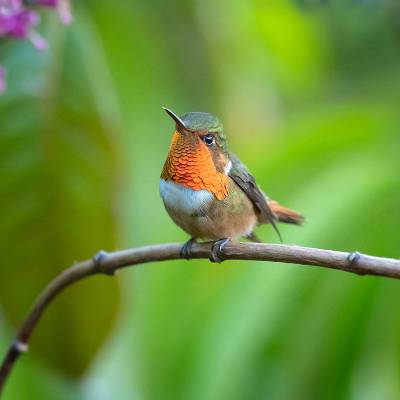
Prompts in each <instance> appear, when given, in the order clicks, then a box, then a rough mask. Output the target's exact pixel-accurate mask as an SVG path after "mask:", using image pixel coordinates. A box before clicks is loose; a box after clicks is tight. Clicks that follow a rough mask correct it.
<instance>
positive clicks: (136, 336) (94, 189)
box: [0, 0, 400, 400]
mask: <svg viewBox="0 0 400 400" xmlns="http://www.w3.org/2000/svg"><path fill="white" fill-rule="evenodd" d="M72 6H73V15H74V22H73V24H72V25H71V26H69V27H65V26H62V25H61V24H60V23H59V22H58V20H57V16H56V15H55V14H53V13H48V12H45V13H43V18H44V24H42V30H41V33H42V34H43V35H44V36H45V37H46V38H48V40H49V42H50V43H49V49H48V50H47V51H46V52H44V53H38V52H37V51H35V50H34V49H33V47H32V45H31V44H29V43H25V42H12V43H5V42H4V41H3V42H2V43H0V57H1V62H2V64H4V65H5V66H6V67H7V70H8V79H7V80H8V90H7V92H6V93H5V94H3V95H2V96H1V97H0V176H1V185H0V206H1V210H2V211H1V224H0V254H1V265H0V351H1V355H3V354H4V352H5V349H6V347H7V345H8V344H9V343H10V340H11V339H12V336H13V334H14V332H15V329H16V327H17V326H18V324H19V323H20V321H21V320H22V318H23V317H24V315H25V314H26V312H27V310H28V309H29V307H30V305H31V304H32V301H33V299H34V298H35V297H36V295H37V294H38V293H39V292H40V290H41V289H42V288H43V287H44V285H45V284H46V283H48V282H49V281H50V280H51V279H52V278H53V277H54V276H55V275H57V273H59V272H60V271H61V270H62V269H64V268H66V267H67V266H69V265H71V264H72V263H73V262H74V261H77V260H82V259H86V258H90V257H91V256H92V255H93V254H95V253H96V252H97V251H98V250H99V249H105V250H109V251H111V250H115V249H122V248H126V247H133V246H140V245H146V244H151V243H162V242H171V241H173V242H175V241H182V242H183V241H186V240H187V235H185V234H184V233H183V232H182V231H180V230H179V228H177V227H176V226H175V225H174V224H173V223H172V222H171V220H170V219H169V218H168V216H167V214H166V212H165V211H164V207H163V205H162V201H161V199H160V197H159V194H158V183H159V174H160V171H161V168H162V165H163V162H164V159H165V157H166V153H167V150H168V146H169V142H170V139H171V134H172V131H173V128H174V127H173V124H172V123H171V120H170V118H168V117H167V116H166V115H165V113H164V112H163V111H162V109H161V106H168V107H170V108H172V109H173V110H174V111H175V112H177V113H178V114H182V113H184V112H187V111H208V112H211V113H213V114H216V115H218V116H219V117H220V118H221V120H222V121H223V122H224V125H225V130H226V132H227V134H228V137H229V141H230V147H231V149H232V150H233V151H234V152H236V153H238V154H239V155H240V157H241V159H242V161H244V162H245V163H246V164H247V165H248V167H249V168H250V169H251V171H252V172H253V174H254V175H255V176H256V177H257V179H258V181H259V183H260V184H261V186H262V187H263V189H264V190H265V191H266V192H267V193H268V195H269V196H270V197H272V198H276V199H278V200H279V201H281V202H282V203H283V204H285V205H287V206H290V207H292V208H294V209H296V210H299V211H301V212H302V213H304V215H305V216H306V218H307V223H306V225H305V226H304V227H303V228H297V227H291V226H282V227H281V230H282V233H283V237H284V241H285V242H286V243H296V244H299V245H305V246H314V247H323V248H329V249H337V250H344V251H352V250H358V251H361V252H365V253H369V254H373V255H378V256H387V257H399V255H400V249H399V243H400V240H399V226H400V208H399V205H400V168H399V162H400V161H399V158H400V134H399V124H400V112H399V104H400V4H399V3H398V2H397V1H395V0H357V1H356V0H330V1H329V0H326V1H322V0H319V1H318V0H302V1H300V0H297V1H295V0H280V1H278V0H276V1H268V2H265V1H261V0H237V1H235V2H231V1H228V0H218V1H211V0H203V1H200V0H186V1H184V0H173V1H169V2H165V1H161V0H154V1H151V2H149V1H145V0H134V1H132V0H130V1H129V0H124V1H123V0H121V1H118V2H112V5H111V4H110V2H109V1H108V0H90V1H89V0H88V1H85V2H78V1H76V2H74V3H73V4H72ZM258 234H259V236H260V237H262V239H263V240H264V241H271V242H277V237H276V235H275V234H274V232H273V231H272V230H271V228H270V227H268V226H264V227H261V228H260V229H259V230H258ZM399 289H400V286H399V282H397V281H395V280H390V279H383V278H372V277H358V276H352V275H351V274H346V273H343V272H338V271H331V270H326V269H318V268H309V267H299V266H293V265H288V264H285V265H283V264H272V263H260V262H258V263H257V262H239V261H237V262H233V261H227V262H224V263H223V264H221V265H213V264H210V263H209V262H208V261H190V262H186V261H176V262H164V263H158V264H148V265H144V266H138V267H136V268H134V269H126V270H124V271H122V272H121V273H120V274H119V275H118V277H117V278H110V277H103V276H99V277H92V278H90V279H88V280H85V281H83V282H80V283H78V284H77V285H76V286H73V287H72V288H70V289H68V290H67V291H66V292H65V293H63V294H62V295H61V296H60V297H59V298H58V299H57V300H56V301H55V303H54V304H53V305H52V306H51V308H50V309H49V310H48V312H47V313H46V314H45V317H44V319H43V320H42V321H41V323H40V325H39V327H38V329H37V330H36V331H35V334H34V336H33V340H32V343H31V346H30V349H31V351H30V352H29V354H28V355H26V356H24V357H23V358H22V359H21V360H20V362H19V363H18V364H17V366H16V368H15V370H14V371H13V373H12V375H11V377H10V380H9V382H8V384H7V386H6V390H5V394H4V398H5V399H21V400H24V399H65V400H67V399H68V400H72V399H74V400H76V399H85V400H86V399H88V400H102V399H107V400H108V399H111V398H113V399H138V400H164V399H166V400H169V399H174V400H175V399H177V400H186V399H190V400H213V399H217V400H220V399H221V400H224V399H229V400H235V399H237V400H242V399H268V400H269V399H274V400H275V399H282V400H283V399H288V400H289V399H304V400H306V399H335V400H337V399H354V400H359V399H362V400H366V399H367V400H375V399H396V398H399V397H400V313H399V307H400V290H399Z"/></svg>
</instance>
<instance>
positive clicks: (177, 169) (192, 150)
mask: <svg viewBox="0 0 400 400" xmlns="http://www.w3.org/2000/svg"><path fill="white" fill-rule="evenodd" d="M164 110H165V112H166V113H167V114H168V115H169V116H170V117H171V118H172V119H173V121H174V122H175V131H174V133H173V136H172V143H171V147H170V150H169V154H168V157H167V160H166V162H165V165H164V169H163V172H162V174H161V177H162V178H163V179H168V180H173V181H175V182H178V183H181V184H183V185H186V186H190V187H191V188H193V189H195V190H201V189H205V188H206V189H207V190H210V191H212V190H211V189H210V185H211V186H213V185H214V183H213V182H214V180H215V181H216V182H215V186H218V187H221V182H222V181H224V182H225V178H223V177H222V175H224V176H225V177H226V175H227V174H228V173H229V170H230V168H231V165H232V164H231V161H230V160H229V155H228V151H227V143H226V137H225V135H224V131H223V127H222V124H221V122H220V121H219V119H218V118H217V117H215V116H213V115H211V114H208V113H205V112H189V113H186V114H184V115H182V116H180V117H179V116H178V115H176V114H175V113H174V112H173V111H171V110H169V109H168V108H164ZM217 197H218V196H217Z"/></svg>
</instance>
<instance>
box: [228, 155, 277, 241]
mask: <svg viewBox="0 0 400 400" xmlns="http://www.w3.org/2000/svg"><path fill="white" fill-rule="evenodd" d="M229 159H230V160H231V162H232V168H231V170H230V172H229V176H230V177H231V178H232V179H233V180H234V181H235V183H236V184H237V185H238V186H239V187H240V189H242V190H243V192H244V193H245V194H246V196H247V197H248V198H249V199H250V201H251V202H252V203H253V206H254V208H255V209H256V211H257V212H258V213H259V214H260V216H261V218H260V220H261V221H262V222H269V223H270V224H271V225H272V226H273V228H274V229H275V231H276V233H277V234H278V236H279V239H280V241H282V237H281V234H280V232H279V230H278V227H277V226H276V223H275V221H277V220H278V218H277V217H276V215H275V214H274V213H273V212H272V210H271V208H270V207H269V206H268V198H267V197H266V196H265V194H264V193H263V192H262V191H261V189H260V188H259V187H258V185H257V183H256V180H255V179H254V177H253V176H252V175H251V174H250V172H249V171H248V169H247V168H246V166H245V165H244V164H243V163H242V162H241V161H240V160H239V158H237V157H236V156H235V155H234V154H232V153H231V154H229Z"/></svg>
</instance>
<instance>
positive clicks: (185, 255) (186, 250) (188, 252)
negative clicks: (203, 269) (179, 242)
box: [180, 238, 196, 260]
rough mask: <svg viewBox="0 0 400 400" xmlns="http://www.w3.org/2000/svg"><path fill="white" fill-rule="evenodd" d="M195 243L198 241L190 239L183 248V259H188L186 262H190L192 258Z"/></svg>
mask: <svg viewBox="0 0 400 400" xmlns="http://www.w3.org/2000/svg"><path fill="white" fill-rule="evenodd" d="M193 243H196V240H195V239H193V238H190V239H189V240H188V241H187V242H186V243H185V244H184V245H183V246H182V248H181V251H180V254H181V257H182V258H186V260H190V259H191V258H192V257H191V249H192V245H193Z"/></svg>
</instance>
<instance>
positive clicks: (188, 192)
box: [160, 179, 214, 214]
mask: <svg viewBox="0 0 400 400" xmlns="http://www.w3.org/2000/svg"><path fill="white" fill-rule="evenodd" d="M160 194H161V197H162V199H163V201H164V204H165V206H166V207H167V208H172V209H174V210H177V211H179V212H183V213H186V214H193V213H195V212H197V211H199V210H200V209H201V208H203V207H205V206H207V204H208V203H209V202H210V201H211V200H212V199H213V197H214V195H213V194H212V193H210V192H209V191H207V190H194V189H191V188H188V187H185V186H183V185H181V184H179V183H174V182H172V181H165V180H164V179H160Z"/></svg>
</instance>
